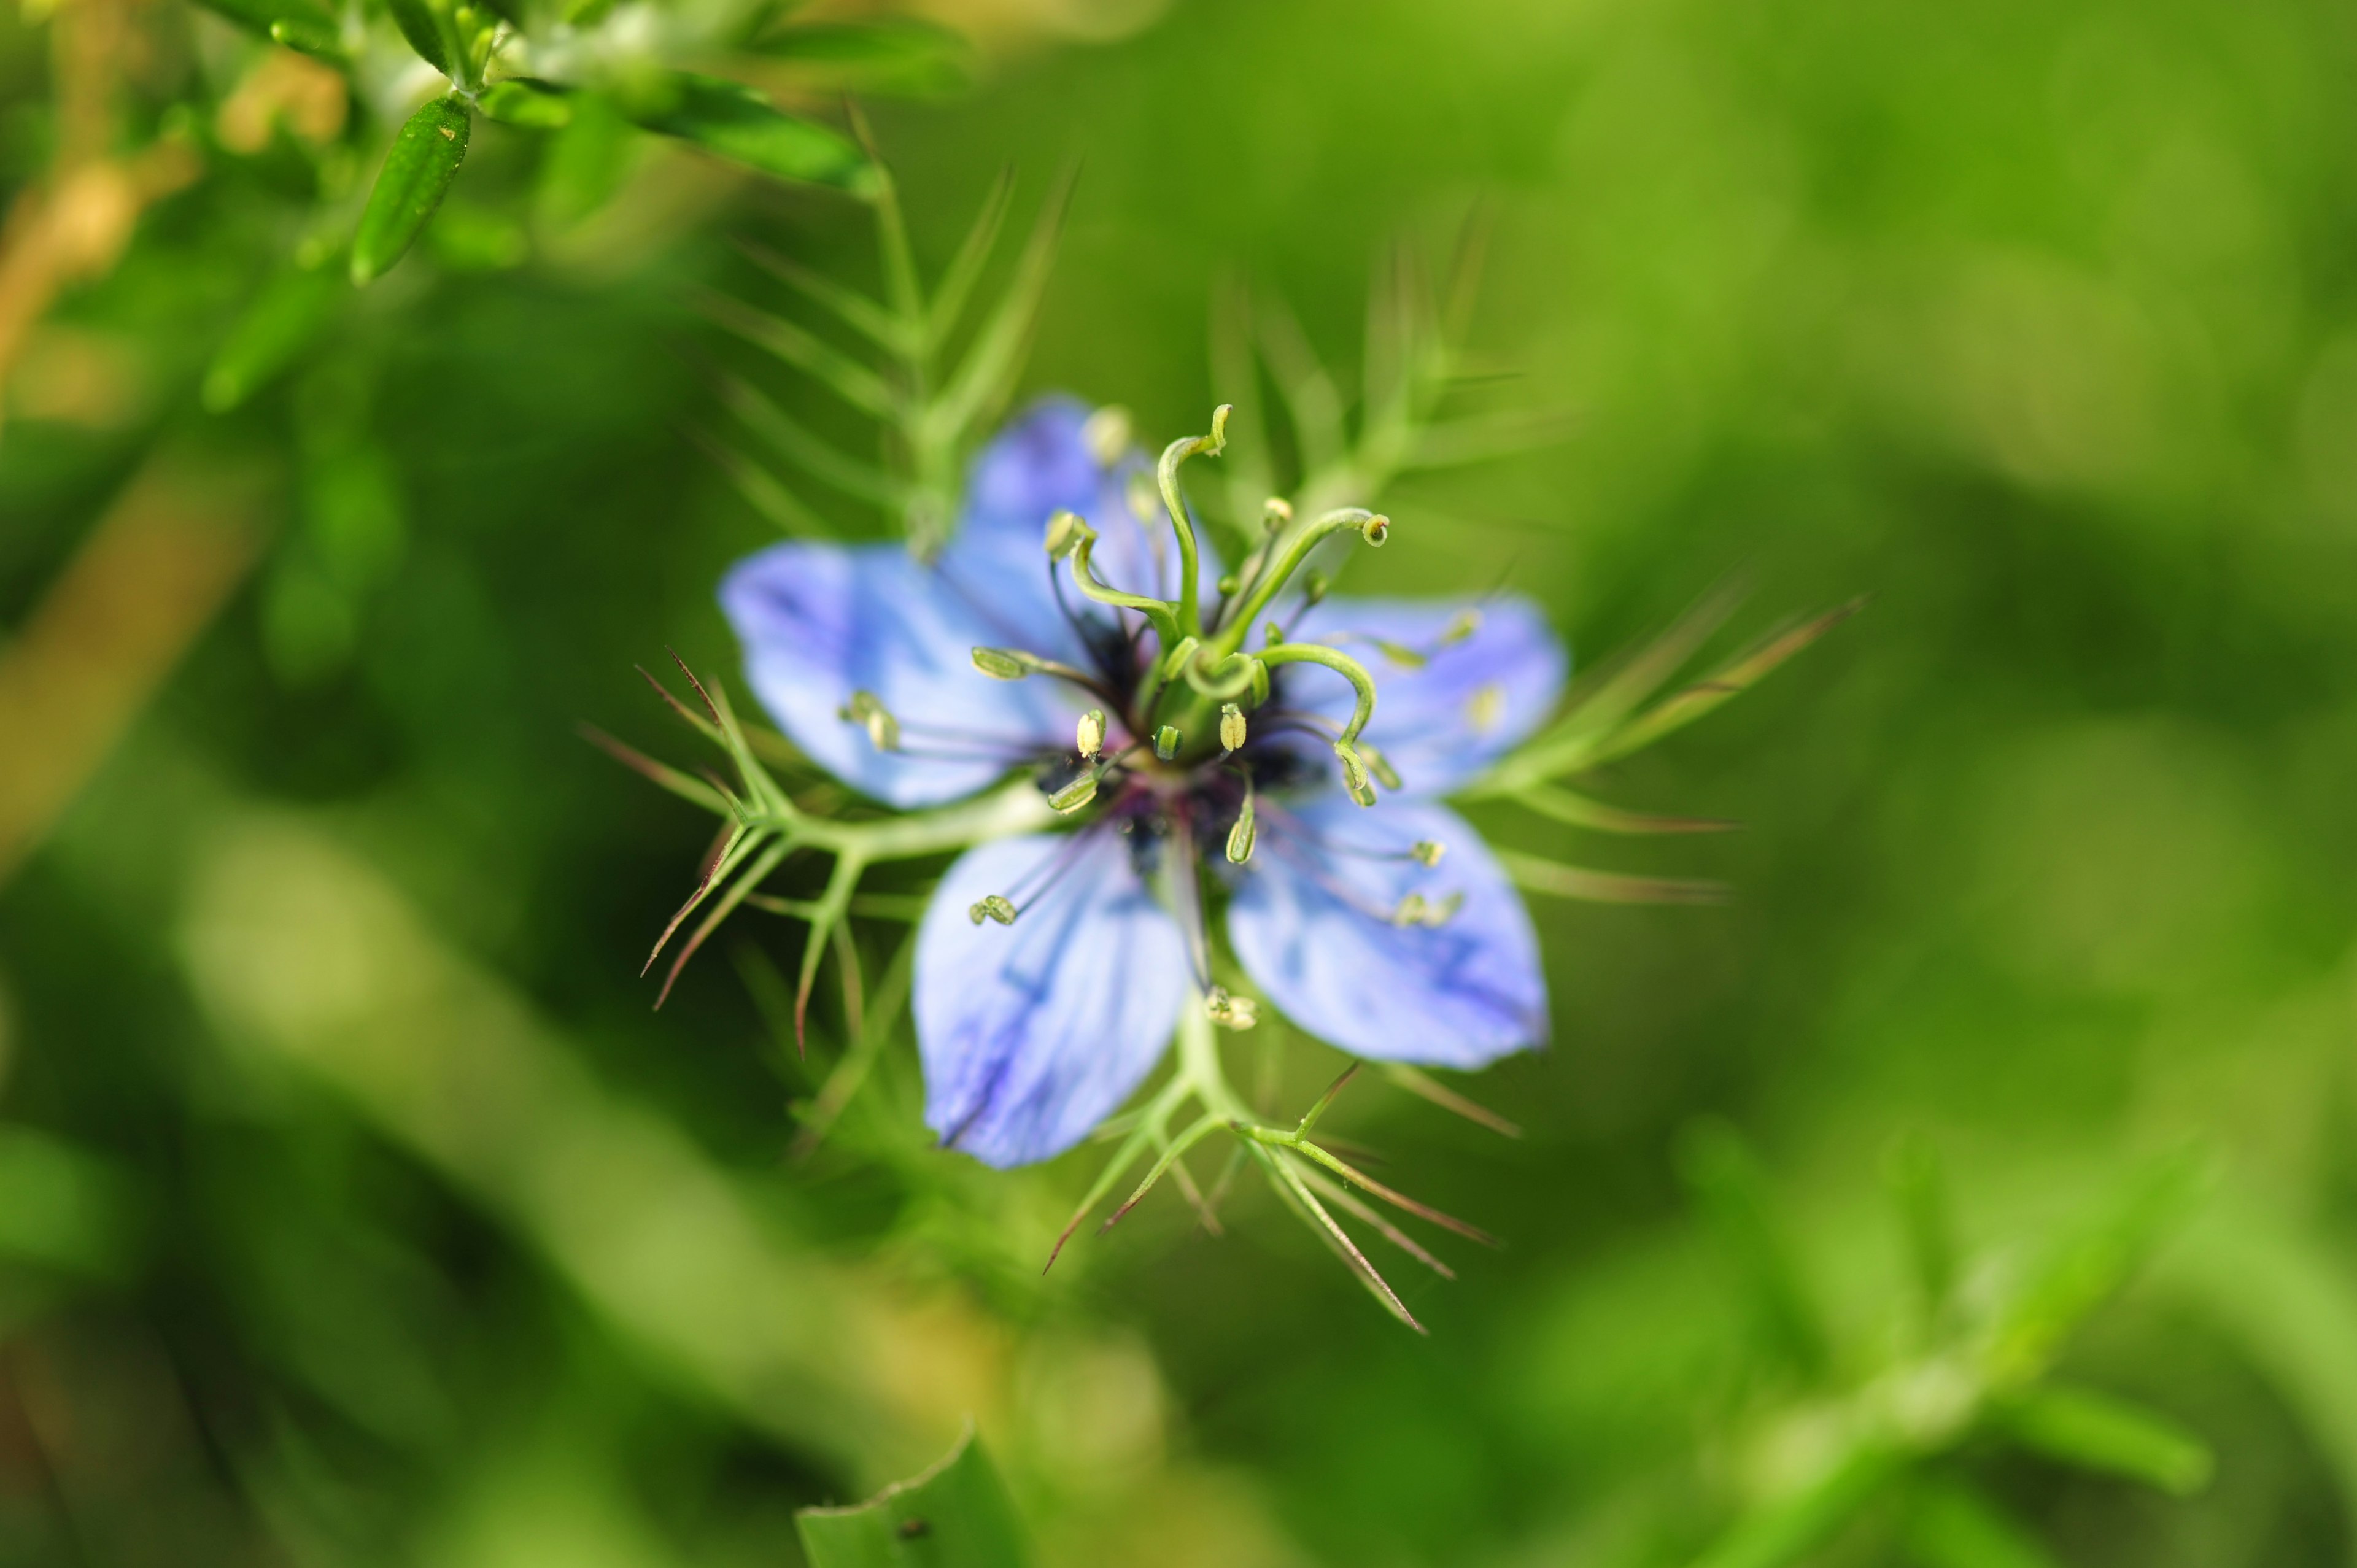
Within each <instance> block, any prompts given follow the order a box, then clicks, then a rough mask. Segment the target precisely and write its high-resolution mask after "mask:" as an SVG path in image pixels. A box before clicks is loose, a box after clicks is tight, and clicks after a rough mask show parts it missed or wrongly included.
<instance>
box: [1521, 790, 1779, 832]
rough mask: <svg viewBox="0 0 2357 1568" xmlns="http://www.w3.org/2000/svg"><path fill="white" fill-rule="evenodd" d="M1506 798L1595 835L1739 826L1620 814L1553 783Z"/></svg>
mask: <svg viewBox="0 0 2357 1568" xmlns="http://www.w3.org/2000/svg"><path fill="white" fill-rule="evenodd" d="M1509 799H1512V800H1517V801H1520V802H1521V803H1522V804H1523V805H1525V806H1527V807H1529V808H1530V809H1531V810H1532V811H1536V812H1538V813H1539V815H1541V816H1543V817H1553V818H1554V819H1555V821H1556V822H1566V823H1568V824H1569V825H1571V826H1572V827H1575V828H1588V829H1591V830H1593V831H1594V832H1599V833H1723V832H1733V831H1734V830H1735V829H1737V828H1738V827H1740V826H1742V824H1741V823H1740V822H1728V821H1727V820H1726V819H1725V818H1723V817H1657V816H1652V815H1649V814H1647V813H1645V812H1642V811H1622V810H1621V809H1620V807H1618V806H1608V805H1606V804H1605V803H1604V802H1603V801H1601V800H1589V799H1588V798H1587V796H1585V795H1581V794H1577V793H1575V792H1574V791H1572V790H1569V789H1564V788H1562V787H1561V786H1560V785H1555V784H1526V785H1524V786H1523V788H1522V789H1517V790H1515V791H1514V793H1513V794H1512V796H1511V797H1509Z"/></svg>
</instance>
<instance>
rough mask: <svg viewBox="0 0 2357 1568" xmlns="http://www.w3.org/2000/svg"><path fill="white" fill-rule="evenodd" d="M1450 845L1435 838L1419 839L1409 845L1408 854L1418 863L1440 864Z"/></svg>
mask: <svg viewBox="0 0 2357 1568" xmlns="http://www.w3.org/2000/svg"><path fill="white" fill-rule="evenodd" d="M1447 851H1448V845H1447V844H1444V843H1440V842H1438V841H1437V840H1435V839H1418V840H1416V841H1415V843H1413V844H1411V845H1409V846H1408V852H1407V853H1408V854H1409V856H1410V857H1411V858H1413V859H1414V860H1415V863H1416V864H1417V865H1439V864H1440V857H1441V855H1442V854H1445V853H1447Z"/></svg>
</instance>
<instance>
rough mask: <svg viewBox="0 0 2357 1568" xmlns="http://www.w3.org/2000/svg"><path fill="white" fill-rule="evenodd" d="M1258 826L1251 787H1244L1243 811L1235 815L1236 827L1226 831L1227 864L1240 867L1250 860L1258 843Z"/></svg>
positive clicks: (1247, 784)
mask: <svg viewBox="0 0 2357 1568" xmlns="http://www.w3.org/2000/svg"><path fill="white" fill-rule="evenodd" d="M1259 838H1260V826H1259V823H1258V822H1256V821H1255V820H1254V811H1253V797H1252V786H1251V784H1250V783H1249V782H1247V783H1246V784H1245V786H1244V805H1243V811H1239V812H1238V813H1236V825H1235V826H1234V827H1232V828H1230V829H1229V830H1228V864H1229V865H1243V864H1244V862H1246V861H1248V860H1250V859H1251V858H1252V852H1253V845H1254V843H1257V842H1258V841H1259Z"/></svg>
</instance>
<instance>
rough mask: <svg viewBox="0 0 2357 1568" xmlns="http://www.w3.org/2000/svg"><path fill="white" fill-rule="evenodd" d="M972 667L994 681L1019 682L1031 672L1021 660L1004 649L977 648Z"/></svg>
mask: <svg viewBox="0 0 2357 1568" xmlns="http://www.w3.org/2000/svg"><path fill="white" fill-rule="evenodd" d="M974 668H975V669H977V670H979V671H982V672H983V673H984V674H985V675H987V676H989V677H990V678H991V679H992V680H994V681H1020V680H1022V679H1023V678H1024V677H1025V676H1026V675H1028V674H1030V673H1031V671H1029V670H1028V669H1027V668H1025V666H1024V662H1023V660H1020V659H1017V657H1016V656H1015V655H1014V654H1013V653H1011V652H1009V651H1008V650H1006V649H1004V648H977V649H975V650H974Z"/></svg>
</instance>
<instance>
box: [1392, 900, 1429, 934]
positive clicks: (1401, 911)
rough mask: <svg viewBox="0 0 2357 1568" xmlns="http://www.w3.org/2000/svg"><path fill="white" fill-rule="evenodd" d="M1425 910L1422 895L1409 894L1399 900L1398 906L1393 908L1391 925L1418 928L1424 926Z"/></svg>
mask: <svg viewBox="0 0 2357 1568" xmlns="http://www.w3.org/2000/svg"><path fill="white" fill-rule="evenodd" d="M1425 909H1426V905H1425V902H1424V895H1423V894H1421V893H1410V894H1408V895H1406V896H1405V897H1403V898H1401V899H1400V901H1399V903H1398V905H1397V906H1395V907H1394V908H1393V910H1392V924H1393V925H1394V926H1420V925H1422V924H1424V921H1425Z"/></svg>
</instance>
